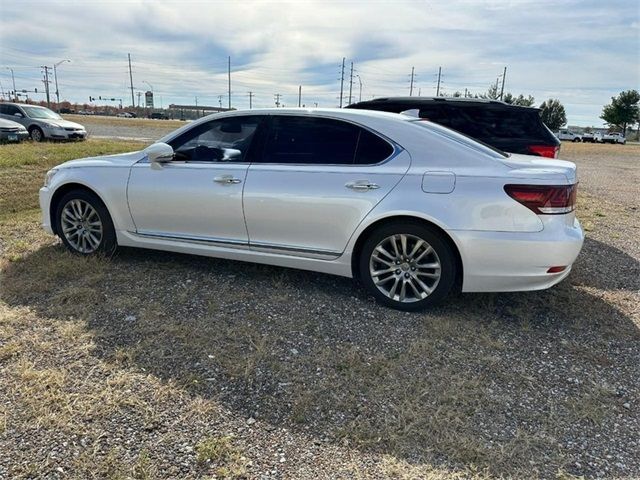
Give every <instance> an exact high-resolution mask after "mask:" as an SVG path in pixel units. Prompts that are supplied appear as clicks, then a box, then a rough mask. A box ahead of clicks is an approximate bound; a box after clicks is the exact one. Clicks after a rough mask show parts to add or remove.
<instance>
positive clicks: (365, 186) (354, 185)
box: [344, 180, 380, 190]
mask: <svg viewBox="0 0 640 480" xmlns="http://www.w3.org/2000/svg"><path fill="white" fill-rule="evenodd" d="M344 186H345V187H347V188H350V189H352V190H375V189H376V188H380V185H378V184H377V183H372V182H369V181H367V180H358V181H357V182H347V183H346V184H345V185H344Z"/></svg>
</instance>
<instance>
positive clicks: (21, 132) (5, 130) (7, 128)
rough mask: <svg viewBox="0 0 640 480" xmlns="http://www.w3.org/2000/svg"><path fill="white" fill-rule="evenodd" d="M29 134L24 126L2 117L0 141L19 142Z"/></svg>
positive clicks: (0, 119) (0, 120)
mask: <svg viewBox="0 0 640 480" xmlns="http://www.w3.org/2000/svg"><path fill="white" fill-rule="evenodd" d="M28 136H29V132H27V129H26V128H24V126H22V125H20V124H19V123H16V122H13V121H11V120H5V119H3V118H0V142H19V141H21V140H24V139H25V138H27V137H28Z"/></svg>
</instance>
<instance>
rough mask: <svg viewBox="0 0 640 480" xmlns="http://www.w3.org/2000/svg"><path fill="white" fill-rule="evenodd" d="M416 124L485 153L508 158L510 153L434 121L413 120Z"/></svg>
mask: <svg viewBox="0 0 640 480" xmlns="http://www.w3.org/2000/svg"><path fill="white" fill-rule="evenodd" d="M411 122H412V123H413V124H415V125H420V126H421V127H424V128H428V129H429V130H431V131H432V132H434V133H437V134H439V135H442V136H443V137H447V138H448V139H450V140H453V141H455V142H458V143H461V144H463V145H465V146H467V147H469V148H472V149H474V150H476V151H478V152H482V153H484V154H485V155H490V156H492V157H494V158H507V157H508V156H509V154H507V153H505V152H503V151H502V150H499V149H497V148H495V147H492V146H491V145H487V144H486V143H484V142H481V141H480V140H478V139H476V138H472V137H469V136H468V135H465V134H464V133H460V132H456V131H454V130H451V129H449V128H446V127H443V126H442V125H438V124H437V123H432V122H429V121H426V120H412V121H411Z"/></svg>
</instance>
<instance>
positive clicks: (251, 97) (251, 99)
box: [249, 92, 254, 110]
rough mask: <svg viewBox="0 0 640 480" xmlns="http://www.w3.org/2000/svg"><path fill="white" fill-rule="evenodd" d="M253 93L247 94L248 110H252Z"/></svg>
mask: <svg viewBox="0 0 640 480" xmlns="http://www.w3.org/2000/svg"><path fill="white" fill-rule="evenodd" d="M253 95H254V94H253V92H249V110H251V109H252V108H253Z"/></svg>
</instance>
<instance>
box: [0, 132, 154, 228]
mask: <svg viewBox="0 0 640 480" xmlns="http://www.w3.org/2000/svg"><path fill="white" fill-rule="evenodd" d="M145 146H146V144H144V143H141V142H128V141H122V140H91V139H90V140H87V141H85V142H71V143H53V142H42V143H35V142H22V143H19V144H11V145H2V146H0V220H2V219H4V218H7V217H11V216H13V215H14V214H16V213H20V212H23V211H26V210H32V209H35V208H38V190H39V189H40V187H41V186H42V183H43V180H44V174H45V173H46V171H47V170H49V169H50V168H52V167H54V166H56V165H59V164H60V163H63V162H66V161H68V160H74V159H77V158H84V157H95V156H99V155H110V154H115V153H124V152H132V151H135V150H140V149H142V148H144V147H145Z"/></svg>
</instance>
